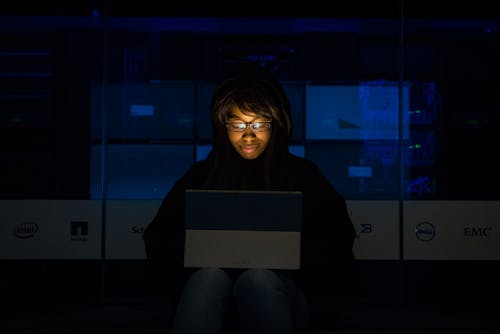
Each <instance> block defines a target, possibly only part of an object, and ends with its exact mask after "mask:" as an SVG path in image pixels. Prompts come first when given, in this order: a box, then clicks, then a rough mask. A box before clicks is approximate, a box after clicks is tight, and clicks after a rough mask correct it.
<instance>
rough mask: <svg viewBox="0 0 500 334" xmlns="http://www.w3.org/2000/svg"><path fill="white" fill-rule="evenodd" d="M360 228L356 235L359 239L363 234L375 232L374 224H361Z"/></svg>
mask: <svg viewBox="0 0 500 334" xmlns="http://www.w3.org/2000/svg"><path fill="white" fill-rule="evenodd" d="M359 227H360V230H359V233H358V234H357V235H356V237H357V238H358V239H359V237H360V236H361V234H370V233H372V232H373V224H366V223H365V224H359Z"/></svg>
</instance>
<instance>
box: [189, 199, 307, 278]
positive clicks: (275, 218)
mask: <svg viewBox="0 0 500 334" xmlns="http://www.w3.org/2000/svg"><path fill="white" fill-rule="evenodd" d="M301 224H302V193H301V192H298V191H244V190H231V191H229V190H187V191H186V240H185V254H184V265H185V266H188V267H207V266H210V267H238V268H242V267H246V268H282V269H298V268H299V267H300V230H301Z"/></svg>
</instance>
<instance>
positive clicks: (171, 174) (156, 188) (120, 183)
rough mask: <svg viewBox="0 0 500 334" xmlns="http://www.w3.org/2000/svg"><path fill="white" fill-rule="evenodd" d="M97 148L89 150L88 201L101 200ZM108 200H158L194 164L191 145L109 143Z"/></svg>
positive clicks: (99, 157)
mask: <svg viewBox="0 0 500 334" xmlns="http://www.w3.org/2000/svg"><path fill="white" fill-rule="evenodd" d="M101 149H102V147H101V146H99V145H95V146H93V147H92V151H91V161H92V168H91V171H92V175H91V198H93V199H102V198H103V194H102V192H101V187H100V182H101V170H100V168H99V166H100V165H101V164H100V159H101V153H102V152H101ZM105 155H106V157H107V167H106V171H107V173H106V174H105V175H106V177H105V181H106V182H105V185H106V189H105V191H106V198H108V199H161V198H163V197H164V196H165V195H166V194H167V192H168V191H169V190H170V188H171V187H172V186H173V184H174V182H175V180H176V179H177V178H179V177H180V176H181V175H182V174H184V172H185V171H186V170H187V168H188V167H189V166H190V165H191V163H192V162H193V161H194V147H193V145H188V144H186V145H182V144H162V145H160V144H158V145H149V144H112V145H108V147H107V148H106V154H105Z"/></svg>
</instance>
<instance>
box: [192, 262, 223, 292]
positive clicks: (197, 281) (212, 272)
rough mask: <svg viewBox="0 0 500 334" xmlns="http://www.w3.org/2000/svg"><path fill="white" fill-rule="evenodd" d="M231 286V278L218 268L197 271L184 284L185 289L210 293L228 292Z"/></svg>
mask: <svg viewBox="0 0 500 334" xmlns="http://www.w3.org/2000/svg"><path fill="white" fill-rule="evenodd" d="M231 286H232V282H231V278H230V277H229V275H228V274H227V273H226V272H225V271H224V270H222V269H219V268H201V269H198V270H197V271H195V272H194V273H193V274H192V275H191V277H190V278H189V280H188V282H187V283H186V287H187V288H189V289H194V290H197V291H198V292H203V291H206V292H212V293H213V292H215V291H220V290H229V289H230V288H231Z"/></svg>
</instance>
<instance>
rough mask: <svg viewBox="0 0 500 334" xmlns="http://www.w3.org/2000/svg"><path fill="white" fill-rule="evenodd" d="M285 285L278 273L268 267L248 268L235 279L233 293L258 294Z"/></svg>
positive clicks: (279, 288)
mask: <svg viewBox="0 0 500 334" xmlns="http://www.w3.org/2000/svg"><path fill="white" fill-rule="evenodd" d="M284 288H285V286H284V284H283V282H282V281H281V279H280V278H279V276H278V275H276V274H275V273H274V272H273V271H272V270H268V269H248V270H246V271H244V272H243V273H242V274H241V275H240V276H239V277H238V279H237V280H236V282H235V285H234V290H235V294H236V295H238V294H242V293H244V294H248V293H250V294H258V293H259V292H264V293H269V292H272V291H277V290H282V289H284Z"/></svg>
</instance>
